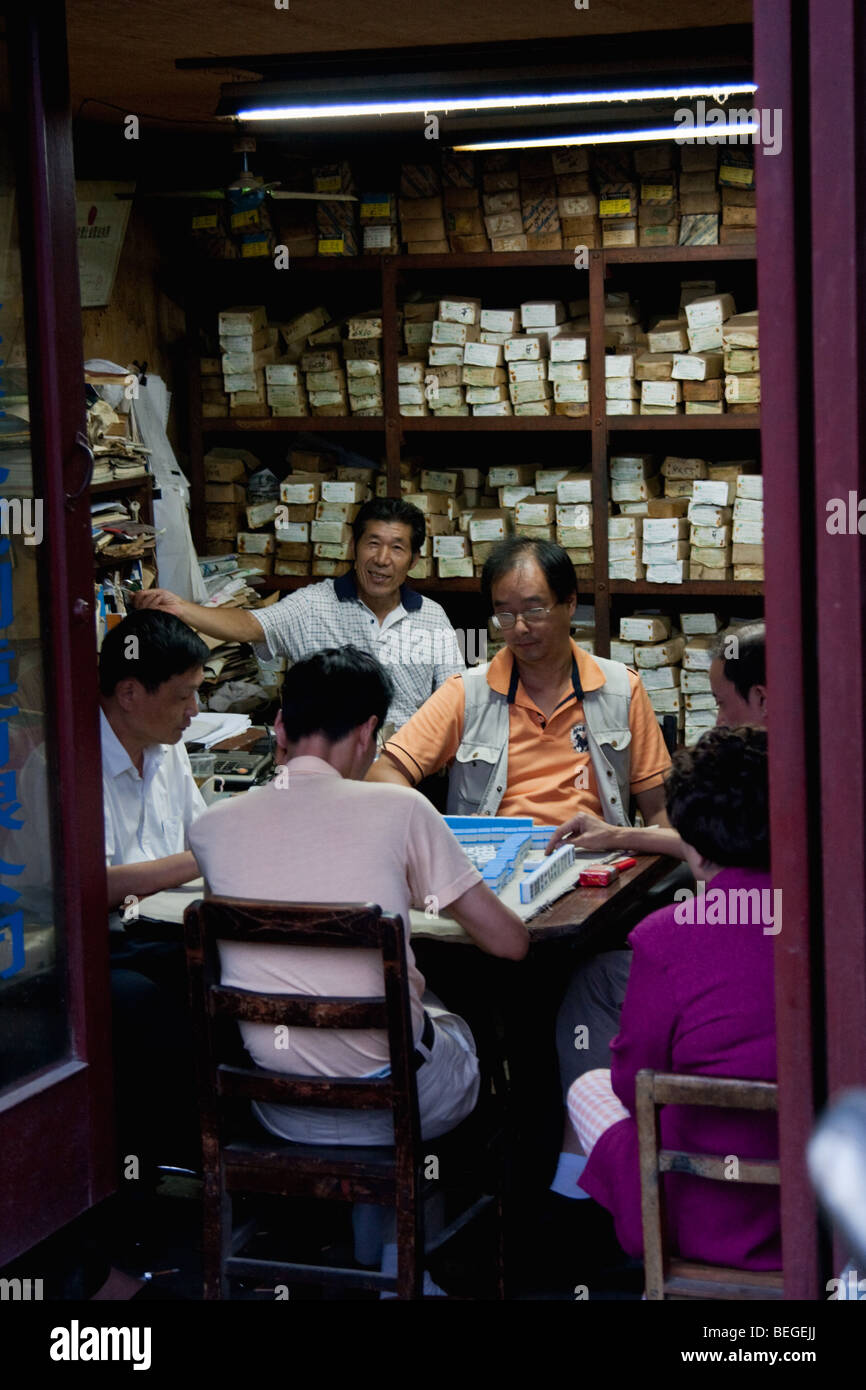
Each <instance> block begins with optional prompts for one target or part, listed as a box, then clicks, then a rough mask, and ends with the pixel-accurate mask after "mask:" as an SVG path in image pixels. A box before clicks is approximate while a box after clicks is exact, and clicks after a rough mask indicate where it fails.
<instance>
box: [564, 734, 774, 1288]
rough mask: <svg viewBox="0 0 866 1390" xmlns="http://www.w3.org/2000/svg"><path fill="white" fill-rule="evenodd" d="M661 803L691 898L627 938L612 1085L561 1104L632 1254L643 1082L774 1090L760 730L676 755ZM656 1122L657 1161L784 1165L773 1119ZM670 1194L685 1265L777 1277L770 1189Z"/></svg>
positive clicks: (592, 1191) (637, 1249)
mask: <svg viewBox="0 0 866 1390" xmlns="http://www.w3.org/2000/svg"><path fill="white" fill-rule="evenodd" d="M665 793H666V802H667V808H668V816H669V818H670V821H671V824H672V825H673V826H675V828H676V829H677V831H678V832H679V834H680V835H681V836H682V838H683V841H684V844H685V847H686V859H687V862H688V864H689V866H690V867H691V869H692V871H693V873H694V875H695V879H696V880H697V884H698V893H697V894H695V893H694V892H691V891H690V890H688V889H681V890H679V891H678V893H677V895H676V897H677V901H676V902H675V903H673V904H670V905H669V906H667V907H663V908H661V909H660V910H659V911H658V912H654V913H652V914H651V915H650V916H649V917H647V918H645V919H644V921H643V922H641V923H640V924H639V925H638V926H637V927H636V928H635V929H634V931H633V932H632V933H631V935H630V937H629V941H630V942H631V945H632V947H633V951H634V961H633V964H632V968H631V975H630V978H629V982H628V989H627V992H626V996H625V1003H624V1005H623V1010H622V1020H621V1024H620V1029H619V1032H618V1034H617V1036H616V1037H615V1038H614V1039H613V1041H612V1043H611V1045H610V1052H611V1065H610V1070H607V1069H600V1070H594V1071H590V1072H586V1073H584V1074H583V1075H582V1076H580V1077H579V1078H578V1079H577V1080H576V1081H575V1082H574V1084H573V1085H572V1086H571V1088H570V1090H569V1093H568V1109H569V1114H570V1116H571V1119H572V1123H573V1125H574V1128H575V1131H576V1135H577V1139H578V1141H579V1143H580V1145H581V1147H582V1148H583V1151H584V1153H586V1154H587V1155H588V1160H587V1163H586V1166H585V1168H584V1170H583V1174H582V1176H581V1177H580V1179H579V1181H580V1186H581V1187H582V1188H583V1189H584V1190H585V1191H586V1192H588V1193H589V1195H590V1196H591V1197H594V1198H595V1199H596V1200H597V1201H598V1202H600V1203H601V1204H602V1205H603V1206H606V1207H608V1208H609V1210H610V1211H611V1212H612V1213H613V1215H614V1219H615V1223H616V1230H617V1236H618V1238H619V1241H620V1243H621V1245H622V1246H623V1249H624V1250H626V1251H627V1252H628V1253H629V1254H631V1255H640V1254H641V1253H642V1249H643V1238H642V1229H641V1193H640V1172H639V1162H638V1146H637V1124H636V1121H635V1119H634V1112H635V1077H636V1076H637V1073H638V1072H639V1071H640V1070H641V1069H642V1068H651V1069H653V1070H656V1071H662V1072H683V1073H685V1074H689V1075H691V1074H697V1075H705V1076H724V1077H737V1078H744V1079H746V1080H755V1081H775V1079H776V1042H775V1029H774V1019H773V1013H774V990H773V937H774V936H776V935H777V934H778V932H779V931H780V930H781V927H782V920H781V903H780V898H781V894H780V893H779V892H778V891H774V890H773V889H772V887H771V882H770V874H769V848H770V845H769V794H768V769H767V735H766V731H765V730H763V729H758V728H754V727H742V728H726V727H719V728H716V729H713V730H710V731H709V732H708V733H706V734H704V736H703V737H702V738H701V739H700V741H699V742H698V743H697V744H696V745H695V747H694V748H692V749H680V750H678V751H677V753H676V755H675V757H674V763H673V768H672V771H671V773H670V775H669V777H668V780H667V782H666V786H665ZM660 1123H661V1144H662V1147H663V1148H666V1149H682V1150H685V1151H687V1152H691V1153H694V1152H703V1153H715V1154H726V1155H735V1156H736V1158H737V1160H738V1161H739V1162H740V1163H742V1162H745V1161H747V1160H755V1159H771V1158H777V1157H778V1138H777V1134H776V1117H775V1115H768V1114H766V1113H761V1112H756V1113H753V1114H749V1113H745V1112H735V1111H725V1110H713V1109H706V1110H704V1109H702V1108H700V1107H698V1108H693V1107H683V1106H668V1107H666V1108H665V1109H663V1110H662V1112H661V1120H660ZM732 1176H733V1177H735V1176H736V1175H735V1174H732ZM665 1195H666V1200H667V1207H668V1218H669V1225H670V1229H671V1231H672V1233H673V1238H674V1243H675V1246H676V1253H677V1254H678V1255H679V1257H680V1258H682V1259H686V1260H698V1261H706V1262H708V1263H710V1264H719V1265H725V1266H729V1267H732V1268H735V1269H755V1270H758V1269H778V1268H780V1266H781V1244H780V1224H779V1194H778V1188H773V1187H768V1186H760V1185H758V1186H755V1185H746V1184H741V1183H739V1182H737V1181H731V1182H728V1183H722V1182H706V1181H705V1180H703V1179H701V1178H695V1177H691V1176H686V1175H682V1174H676V1175H673V1174H672V1175H670V1176H669V1177H668V1178H666V1179H665Z"/></svg>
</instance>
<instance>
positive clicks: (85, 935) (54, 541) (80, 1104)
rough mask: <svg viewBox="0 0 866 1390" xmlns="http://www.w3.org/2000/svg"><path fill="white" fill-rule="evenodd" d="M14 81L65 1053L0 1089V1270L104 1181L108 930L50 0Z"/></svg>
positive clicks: (66, 179) (73, 281)
mask: <svg viewBox="0 0 866 1390" xmlns="http://www.w3.org/2000/svg"><path fill="white" fill-rule="evenodd" d="M3 10H4V13H5V19H6V33H7V40H8V44H9V53H10V80H11V84H12V91H11V97H12V118H13V134H12V138H13V145H14V156H15V172H16V199H17V206H18V215H19V224H20V241H21V260H22V277H23V284H24V300H25V302H24V308H25V322H26V327H27V357H28V361H27V366H28V379H29V391H30V400H31V405H32V451H33V467H34V490H35V492H36V495H39V496H41V497H42V498H43V501H44V515H45V538H44V540H43V542H42V546H43V550H44V555H43V556H42V557H41V559H42V564H41V566H40V575H39V583H40V595H39V598H40V605H41V620H42V625H43V631H44V632H45V633H46V634H47V637H46V640H45V644H44V651H43V659H44V662H45V682H46V712H47V713H46V742H47V753H48V767H49V770H50V774H51V780H52V783H53V785H54V787H55V788H56V789H57V791H56V792H55V795H54V796H53V798H52V800H53V803H54V805H53V815H54V824H53V827H52V828H53V832H54V839H53V847H54V856H53V857H54V882H55V902H56V908H55V914H56V921H57V924H58V930H59V932H60V933H62V934H63V937H64V938H65V944H66V950H65V955H66V963H67V971H68V979H67V997H68V1013H69V1027H70V1051H69V1055H68V1056H67V1057H66V1059H65V1060H63V1061H61V1062H59V1063H57V1064H56V1065H52V1066H48V1067H46V1068H45V1069H44V1070H43V1071H41V1072H38V1073H36V1074H34V1075H32V1076H29V1077H27V1078H26V1079H25V1081H24V1082H23V1083H22V1084H20V1085H17V1086H12V1087H10V1088H8V1089H7V1090H6V1091H4V1092H3V1093H2V1095H0V1154H2V1163H3V1182H2V1184H0V1264H3V1263H5V1262H7V1261H8V1260H10V1259H11V1258H13V1257H14V1256H15V1255H16V1254H17V1253H19V1252H20V1251H23V1250H26V1249H28V1248H30V1247H31V1246H32V1245H34V1244H36V1243H37V1242H38V1241H39V1240H41V1239H43V1238H44V1237H45V1236H47V1235H49V1234H51V1233H52V1232H53V1231H55V1230H56V1229H58V1228H59V1227H60V1226H62V1225H64V1224H66V1223H67V1222H68V1221H70V1220H71V1219H72V1218H73V1217H75V1216H76V1215H78V1214H79V1213H80V1212H82V1211H84V1210H86V1209H87V1208H88V1207H89V1206H91V1205H93V1204H94V1203H95V1202H97V1201H99V1200H101V1199H102V1198H103V1197H104V1196H106V1195H107V1194H108V1192H109V1191H111V1189H112V1187H113V1185H114V1144H113V1129H112V1117H111V1044H110V1010H109V991H108V934H107V929H106V921H107V909H106V896H105V875H104V863H105V860H104V851H103V840H102V787H101V777H100V772H99V768H100V760H99V732H98V724H97V719H96V711H97V709H98V691H97V682H96V662H95V640H94V623H93V570H92V546H91V538H90V508H89V498H88V494H87V491H86V489H85V490H84V492H83V495H81V496H80V497H79V498H78V499H77V500H76V501H75V502H73V503H70V504H67V500H66V498H67V494H69V493H73V492H76V491H77V490H79V489H80V488H81V484H82V481H83V479H84V477H85V467H86V455H85V453H84V451H83V450H82V449H81V448H80V446H79V445H78V444H77V443H76V435H77V433H78V432H79V431H81V430H83V429H84V427H85V418H84V395H83V389H84V388H83V371H82V361H83V358H82V344H81V307H80V298H79V290H78V264H77V256H76V245H75V201H74V199H75V185H74V171H73V164H72V138H71V124H70V118H69V83H68V65H67V53H66V24H65V14H64V7H63V4H62V0H46V3H43V4H41V5H37V6H33V7H26V6H22V5H18V4H10V5H4V6H3Z"/></svg>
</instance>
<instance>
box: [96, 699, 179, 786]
mask: <svg viewBox="0 0 866 1390" xmlns="http://www.w3.org/2000/svg"><path fill="white" fill-rule="evenodd" d="M99 719H100V729H99V732H100V738H101V741H102V770H103V772H104V773H105V774H106V775H107V776H108V777H112V778H114V777H120V776H121V775H122V774H123V773H124V772H129V771H132V772H133V773H134V774H135V776H136V777H138V776H139V772H138V768H137V767H136V766H135V763H134V762H133V761H132V758H131V757H130V756H129V753H128V752H127V751H126V749H125V748H124V746H123V744H122V743H121V741H120V739H119V738H118V737H117V734H116V733H115V732H114V730H113V729H112V727H111V724H110V723H109V721H108V718H107V716H106V713H105V710H104V709H102V708H100V711H99ZM167 747H168V745H167V744H165V743H152V744H150V745H149V746H148V747H147V748H145V750H144V763H143V772H144V777H143V779H142V780H144V781H147V780H148V773H149V772H150V771H151V769H152V768H155V767H158V766H159V764H160V763H161V762H162V760H163V758H164V757H165V754H166V749H167Z"/></svg>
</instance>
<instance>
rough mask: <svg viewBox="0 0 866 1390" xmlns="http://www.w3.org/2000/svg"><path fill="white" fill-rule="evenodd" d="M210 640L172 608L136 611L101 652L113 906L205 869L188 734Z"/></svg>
mask: <svg viewBox="0 0 866 1390" xmlns="http://www.w3.org/2000/svg"><path fill="white" fill-rule="evenodd" d="M207 656H208V649H207V647H206V646H205V644H204V642H202V640H201V638H200V637H197V636H196V634H195V633H194V632H193V631H192V629H191V628H189V627H187V626H186V624H185V623H182V622H181V621H180V619H179V618H176V617H174V616H173V615H172V614H170V613H160V612H147V611H142V612H136V613H131V614H130V615H129V616H128V617H127V618H124V620H123V622H122V623H119V624H118V625H117V626H116V627H114V628H112V629H111V631H110V632H108V633H106V636H105V639H104V641H103V643H102V650H101V651H100V653H99V688H100V705H101V710H100V732H101V740H102V793H103V800H104V804H105V858H106V864H107V868H108V905H109V907H117V906H118V905H119V904H121V903H123V902H124V900H125V899H126V898H127V897H129V896H130V895H134V896H135V897H137V898H143V897H146V896H147V894H148V893H157V892H159V891H160V890H161V889H163V888H175V887H177V886H178V884H181V883H186V882H187V880H188V879H191V878H196V877H197V876H198V868H197V866H196V862H195V859H194V858H193V856H192V854H190V852H189V849H188V847H187V843H188V841H187V835H188V831H189V828H190V826H191V824H192V822H193V820H194V819H195V817H196V816H198V815H200V814H201V812H202V811H203V810H204V801H203V800H202V797H201V794H200V792H199V790H198V788H197V786H196V785H195V782H194V781H193V777H192V772H191V770H190V765H189V757H188V756H187V752H186V749H185V747H184V745H183V743H182V742H181V740H182V738H183V731H184V729H186V728H188V727H189V725H190V723H191V722H192V719H193V717H194V715H196V714H197V713H198V700H197V692H198V688H199V686H200V685H201V683H202V681H203V680H204V663H205V661H206V660H207Z"/></svg>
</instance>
